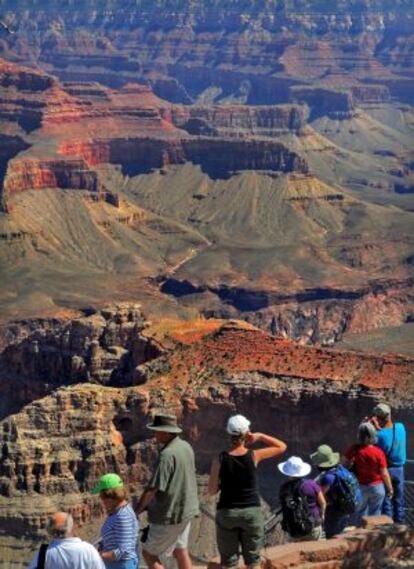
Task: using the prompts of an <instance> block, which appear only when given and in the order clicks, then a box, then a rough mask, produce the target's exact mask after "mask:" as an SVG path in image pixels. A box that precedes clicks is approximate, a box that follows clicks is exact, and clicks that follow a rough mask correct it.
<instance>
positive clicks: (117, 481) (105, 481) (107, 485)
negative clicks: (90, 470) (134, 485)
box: [92, 472, 124, 494]
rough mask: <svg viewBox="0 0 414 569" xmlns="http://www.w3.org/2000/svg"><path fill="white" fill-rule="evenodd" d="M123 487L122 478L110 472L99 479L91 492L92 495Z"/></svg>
mask: <svg viewBox="0 0 414 569" xmlns="http://www.w3.org/2000/svg"><path fill="white" fill-rule="evenodd" d="M123 486H124V483H123V482H122V478H121V477H120V476H118V474H115V473H114V472H110V473H109V474H104V475H103V476H101V477H100V479H99V480H98V484H97V485H96V486H95V488H93V490H92V494H99V493H100V492H103V491H104V490H113V489H114V488H123Z"/></svg>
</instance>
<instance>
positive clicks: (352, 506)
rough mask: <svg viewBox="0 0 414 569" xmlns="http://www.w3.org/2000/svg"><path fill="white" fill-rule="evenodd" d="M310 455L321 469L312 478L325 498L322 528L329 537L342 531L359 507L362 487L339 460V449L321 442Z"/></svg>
mask: <svg viewBox="0 0 414 569" xmlns="http://www.w3.org/2000/svg"><path fill="white" fill-rule="evenodd" d="M310 458H311V460H312V462H313V464H314V465H315V466H316V468H317V469H318V471H319V472H320V474H319V476H318V477H317V478H316V480H315V481H316V482H317V483H318V484H319V485H320V487H321V489H322V492H323V495H324V496H325V499H326V511H325V520H324V524H323V528H324V531H325V536H326V537H327V538H328V539H329V538H331V537H334V536H335V535H338V534H340V533H342V532H343V531H344V529H345V527H346V525H347V524H348V522H349V520H350V517H351V515H352V514H354V513H355V512H356V511H357V509H358V508H359V505H360V502H361V498H362V495H361V489H360V487H359V483H358V480H357V479H356V478H355V475H354V474H353V473H352V472H350V471H349V470H348V469H347V468H345V466H343V465H342V464H340V458H341V457H340V454H339V452H334V451H333V450H332V448H331V447H330V446H328V445H320V446H319V447H318V448H317V450H316V452H314V453H313V454H311V455H310Z"/></svg>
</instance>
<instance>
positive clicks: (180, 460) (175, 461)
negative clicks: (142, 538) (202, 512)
mask: <svg viewBox="0 0 414 569" xmlns="http://www.w3.org/2000/svg"><path fill="white" fill-rule="evenodd" d="M148 487H149V488H156V489H157V490H158V492H157V493H156V494H155V498H154V499H153V500H152V502H151V503H150V505H149V508H148V517H149V521H150V523H153V524H161V525H171V524H180V523H181V522H184V521H187V520H190V519H191V518H193V517H194V516H196V515H198V514H199V504H198V495H197V480H196V475H195V462H194V452H193V449H192V448H191V446H190V445H189V444H188V443H187V442H185V441H183V440H182V439H180V438H179V437H175V438H174V439H173V440H172V441H171V442H170V443H168V445H167V446H165V447H164V448H163V449H162V451H161V452H160V457H159V461H158V464H157V466H156V469H155V472H154V474H153V476H152V478H151V480H150V482H149V484H148Z"/></svg>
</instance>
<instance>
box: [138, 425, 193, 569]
mask: <svg viewBox="0 0 414 569" xmlns="http://www.w3.org/2000/svg"><path fill="white" fill-rule="evenodd" d="M148 428H149V429H151V430H152V431H154V435H155V438H156V440H157V443H158V444H159V445H160V446H161V450H160V455H159V459H158V464H157V466H156V468H155V471H154V473H153V475H152V478H151V480H150V481H149V483H148V486H147V488H146V490H145V491H144V492H143V494H142V496H141V498H140V501H139V503H138V507H137V513H138V514H140V513H142V512H143V511H144V510H145V509H147V508H148V518H149V522H150V526H149V532H148V537H147V541H146V542H145V543H144V546H143V551H142V554H143V556H144V559H145V561H146V563H147V565H148V567H149V569H163V565H162V562H161V557H170V556H171V555H174V557H175V559H176V560H177V564H178V567H179V569H191V567H192V564H191V559H190V556H189V554H188V538H189V534H190V527H191V520H192V518H193V517H194V516H196V515H198V513H199V504H198V496H197V481H196V475H195V461H194V452H193V449H192V448H191V446H190V445H189V444H188V443H187V442H185V441H183V440H182V439H181V438H180V437H179V436H178V435H179V434H180V433H181V432H182V430H181V429H180V428H179V427H178V425H177V418H176V417H175V416H172V415H155V417H154V419H153V422H152V423H151V424H149V425H148Z"/></svg>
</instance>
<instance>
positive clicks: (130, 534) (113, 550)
mask: <svg viewBox="0 0 414 569" xmlns="http://www.w3.org/2000/svg"><path fill="white" fill-rule="evenodd" d="M92 494H99V497H100V499H101V501H102V503H103V506H104V508H105V511H106V513H107V514H108V515H107V518H106V520H105V522H104V524H103V526H102V528H101V538H102V543H101V547H100V549H101V557H102V559H103V561H104V563H105V567H107V568H108V569H136V568H137V567H138V556H137V541H138V530H139V527H138V520H137V517H136V515H135V512H134V510H133V509H132V506H131V505H130V504H129V503H128V501H127V495H126V490H125V488H124V483H123V482H122V480H121V478H120V477H119V476H118V474H114V473H109V474H104V475H103V476H101V478H100V479H99V481H98V484H97V485H96V486H95V488H94V489H93V490H92Z"/></svg>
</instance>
